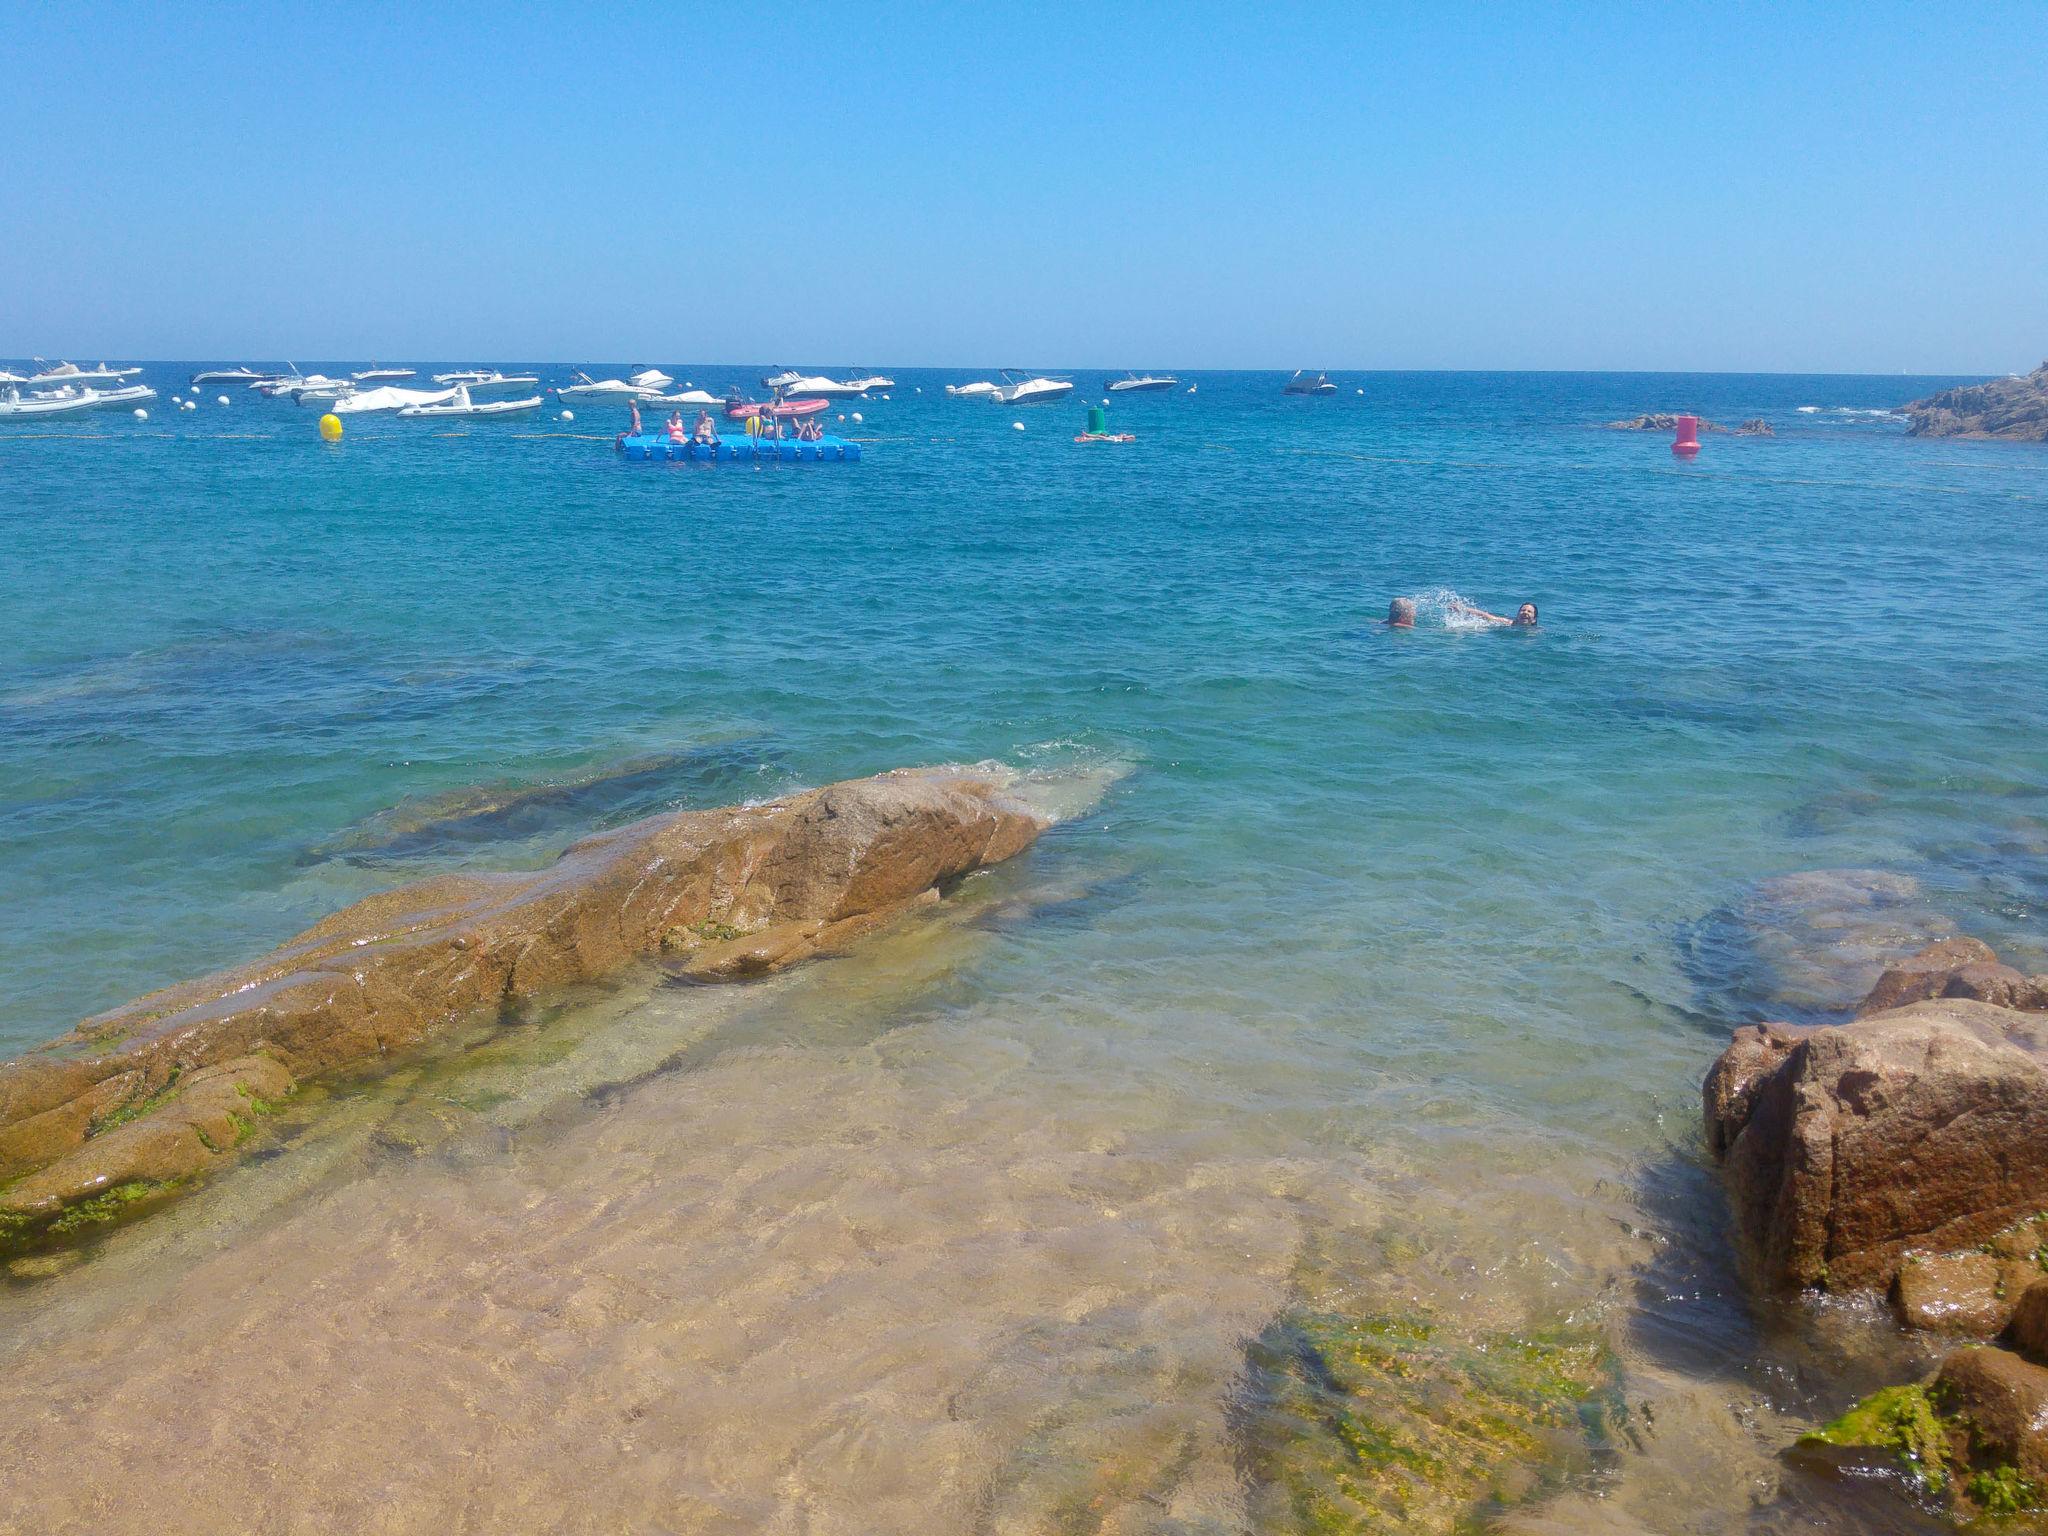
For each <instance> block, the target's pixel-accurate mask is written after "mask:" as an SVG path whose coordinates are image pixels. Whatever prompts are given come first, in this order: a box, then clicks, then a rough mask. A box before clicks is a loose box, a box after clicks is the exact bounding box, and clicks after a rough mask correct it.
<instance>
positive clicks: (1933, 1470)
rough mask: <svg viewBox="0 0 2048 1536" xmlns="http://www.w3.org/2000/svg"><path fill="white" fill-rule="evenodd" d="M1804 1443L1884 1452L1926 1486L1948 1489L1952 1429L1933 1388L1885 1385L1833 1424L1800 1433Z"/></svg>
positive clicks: (1932, 1491) (1938, 1490)
mask: <svg viewBox="0 0 2048 1536" xmlns="http://www.w3.org/2000/svg"><path fill="white" fill-rule="evenodd" d="M1799 1444H1801V1445H1804V1446H1816V1445H1832V1446H1839V1447H1843V1448H1845V1449H1870V1450H1877V1451H1882V1452H1885V1453H1886V1454H1887V1455H1889V1456H1890V1457H1891V1458H1892V1459H1893V1460H1894V1461H1896V1462H1897V1463H1898V1466H1899V1469H1900V1470H1901V1471H1902V1472H1904V1473H1905V1474H1906V1476H1907V1477H1908V1478H1909V1479H1911V1480H1912V1482H1913V1483H1914V1484H1915V1485H1916V1486H1918V1487H1919V1488H1920V1489H1921V1490H1923V1491H1924V1492H1926V1493H1930V1494H1940V1493H1942V1492H1944V1491H1946V1489H1947V1488H1948V1485H1949V1473H1948V1446H1949V1439H1948V1429H1947V1426H1946V1425H1945V1424H1944V1423H1943V1422H1942V1418H1941V1414H1940V1412H1939V1411H1938V1410H1937V1409H1936V1407H1935V1403H1934V1399H1933V1397H1932V1396H1931V1394H1930V1392H1929V1389H1928V1388H1926V1387H1924V1386H1920V1385H1917V1384H1916V1385H1913V1386H1905V1387H1885V1388H1883V1389H1882V1390H1880V1391H1877V1392H1873V1393H1871V1394H1870V1396H1868V1397H1866V1398H1864V1399H1863V1401H1862V1402H1860V1403H1858V1404H1856V1406H1855V1407H1853V1408H1851V1409H1850V1410H1849V1411H1848V1412H1847V1413H1845V1414H1843V1415H1842V1416H1841V1417H1840V1418H1838V1419H1836V1420H1834V1421H1833V1422H1832V1423H1829V1424H1824V1425H1822V1426H1821V1427H1820V1428H1819V1429H1817V1430H1815V1431H1814V1432H1813V1433H1812V1434H1808V1435H1801V1436H1800V1437H1799Z"/></svg>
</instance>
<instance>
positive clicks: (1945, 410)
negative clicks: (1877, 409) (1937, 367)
mask: <svg viewBox="0 0 2048 1536" xmlns="http://www.w3.org/2000/svg"><path fill="white" fill-rule="evenodd" d="M1900 409H1901V410H1902V411H1903V412H1904V413H1905V415H1906V418H1907V420H1908V421H1910V422H1911V423H1912V425H1911V426H1909V427H1908V428H1907V429H1906V430H1907V432H1908V433H1910V434H1911V435H1912V436H1914V437H2002V438H2009V439H2012V440H2014V441H2017V442H2030V443H2038V442H2044V441H2048V363H2043V364H2042V365H2041V366H2040V367H2039V368H2036V369H2035V370H2034V371H2033V372H2032V373H2030V374H2027V375H2025V376H2024V377H2021V378H2004V379H1987V380H1986V381H1985V382H1984V383H1982V384H1967V385H1964V386H1962V387H1961V388H1959V389H1945V390H1943V391H1942V392H1941V393H1940V394H1938V395H1929V396H1928V397H1927V398H1926V399H1924V400H1915V401H1913V402H1911V403H1910V404H1908V405H1904V406H1901V407H1900Z"/></svg>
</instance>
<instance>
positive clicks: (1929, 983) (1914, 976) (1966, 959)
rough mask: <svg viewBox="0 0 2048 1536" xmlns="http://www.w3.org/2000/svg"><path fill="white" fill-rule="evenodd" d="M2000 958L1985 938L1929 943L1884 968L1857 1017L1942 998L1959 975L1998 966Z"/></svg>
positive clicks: (1859, 1009)
mask: <svg viewBox="0 0 2048 1536" xmlns="http://www.w3.org/2000/svg"><path fill="white" fill-rule="evenodd" d="M1997 963H1998V956H1997V955H1995V954H1993V953H1992V950H1991V946H1990V945H1989V944H1986V943H1985V942H1984V941H1983V940H1982V939H1970V938H1962V937H1957V938H1953V939H1943V940H1941V942H1939V943H1938V944H1930V945H1928V946H1927V947H1926V948H1925V949H1923V950H1921V951H1920V952H1919V953H1918V954H1916V955H1912V956H1910V957H1908V958H1907V959H1904V960H1901V961H1898V962H1897V963H1896V964H1893V965H1889V966H1887V967H1885V972H1884V974H1883V975H1882V976H1880V977H1878V978H1877V985H1876V986H1874V987H1872V988H1871V989H1870V993H1869V995H1868V996H1867V997H1865V998H1864V999H1863V1002H1862V1005H1861V1006H1860V1007H1858V1008H1857V1010H1856V1015H1857V1017H1858V1018H1861V1017H1863V1016H1865V1015H1866V1014H1872V1013H1885V1012H1888V1011H1890V1010H1891V1009H1893V1008H1903V1007H1904V1006H1905V1005H1906V1004H1908V1003H1919V1002H1925V1001H1926V1000H1927V999H1928V998H1930V997H1940V996H1941V995H1942V993H1943V991H1945V990H1946V989H1947V987H1948V984H1949V980H1950V978H1952V977H1953V976H1954V975H1955V974H1956V972H1958V971H1960V970H1962V969H1963V968H1964V967H1965V966H1970V965H1986V964H1990V965H1995V964H1997Z"/></svg>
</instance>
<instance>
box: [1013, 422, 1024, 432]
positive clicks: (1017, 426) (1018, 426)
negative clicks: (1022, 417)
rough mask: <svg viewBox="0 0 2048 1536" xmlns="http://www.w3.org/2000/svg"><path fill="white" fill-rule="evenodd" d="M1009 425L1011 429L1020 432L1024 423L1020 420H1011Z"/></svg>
mask: <svg viewBox="0 0 2048 1536" xmlns="http://www.w3.org/2000/svg"><path fill="white" fill-rule="evenodd" d="M1010 426H1011V428H1012V429H1013V430H1015V431H1018V432H1022V431H1023V430H1024V423H1023V422H1021V421H1013V422H1011V423H1010Z"/></svg>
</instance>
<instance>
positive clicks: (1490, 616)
mask: <svg viewBox="0 0 2048 1536" xmlns="http://www.w3.org/2000/svg"><path fill="white" fill-rule="evenodd" d="M1451 611H1452V612H1453V613H1465V614H1470V615H1471V616H1472V617H1473V618H1475V619H1484V620H1486V622H1487V623H1489V624H1499V625H1503V626H1505V627H1506V628H1509V629H1534V628H1535V627H1536V605H1535V604H1534V603H1524V604H1522V606H1521V607H1519V608H1517V609H1516V610H1515V616H1514V617H1513V618H1512V619H1504V618H1502V617H1501V616H1500V615H1499V614H1497V613H1488V612H1487V611H1486V610H1485V609H1484V608H1475V607H1473V606H1472V605H1471V604H1470V603H1453V604H1451Z"/></svg>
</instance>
